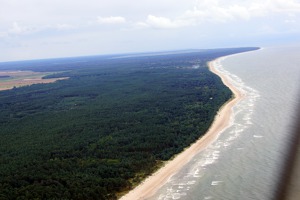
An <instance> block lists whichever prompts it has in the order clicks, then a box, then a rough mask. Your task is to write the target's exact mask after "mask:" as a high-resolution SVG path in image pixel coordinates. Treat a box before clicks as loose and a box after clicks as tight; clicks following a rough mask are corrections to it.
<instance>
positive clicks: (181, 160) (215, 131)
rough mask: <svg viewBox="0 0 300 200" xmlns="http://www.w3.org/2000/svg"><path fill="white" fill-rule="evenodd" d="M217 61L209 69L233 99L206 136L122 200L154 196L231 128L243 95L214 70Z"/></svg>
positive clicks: (221, 110)
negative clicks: (232, 118)
mask: <svg viewBox="0 0 300 200" xmlns="http://www.w3.org/2000/svg"><path fill="white" fill-rule="evenodd" d="M218 59H219V58H218ZM218 59H216V60H218ZM216 60H214V61H211V62H209V63H208V66H209V69H210V71H212V72H213V73H215V74H216V75H218V76H219V77H221V79H222V81H223V83H224V84H225V85H226V86H227V87H229V88H230V90H231V91H232V92H233V94H234V96H233V98H231V99H230V100H229V101H228V102H227V103H225V104H224V106H222V107H221V109H220V110H219V112H218V114H217V115H216V116H215V119H214V122H213V123H212V125H211V127H210V128H209V130H208V131H207V132H206V134H205V135H204V136H202V137H201V138H200V139H199V140H197V141H196V142H195V143H193V144H192V145H191V146H190V147H188V148H186V149H185V150H184V151H183V152H181V153H180V154H178V155H177V156H176V157H175V158H174V159H173V160H170V161H168V162H167V163H166V164H165V166H163V167H162V168H160V169H159V170H158V171H157V172H155V173H154V174H153V175H151V176H149V177H148V178H146V180H145V181H144V182H142V183H141V184H140V185H138V186H137V187H136V188H134V189H133V190H132V191H130V192H129V193H127V194H126V195H124V196H123V197H121V198H120V200H142V199H147V198H149V197H151V196H152V195H154V194H155V192H156V191H157V190H158V189H159V188H160V187H161V186H163V185H164V184H165V183H166V182H167V181H168V179H169V178H170V177H171V176H172V175H173V174H175V173H177V172H178V171H179V170H180V169H181V168H182V167H183V166H184V165H185V164H187V163H188V162H189V161H190V160H191V159H192V158H193V156H194V155H196V154H197V153H198V152H200V151H202V150H203V149H205V148H206V147H207V146H209V145H210V144H211V143H212V142H213V141H215V140H216V138H217V137H218V135H219V133H220V132H221V131H222V130H224V129H225V128H226V127H228V126H229V124H230V117H231V114H232V107H233V106H234V105H235V104H236V103H237V102H238V101H240V100H241V99H242V93H241V92H240V91H239V90H238V89H237V88H235V87H234V86H233V85H232V84H231V83H230V82H229V80H227V78H226V77H225V76H224V75H223V74H221V73H220V72H219V71H217V70H216V69H215V68H214V62H215V61H216Z"/></svg>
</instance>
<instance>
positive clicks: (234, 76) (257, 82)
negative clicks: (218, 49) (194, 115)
mask: <svg viewBox="0 0 300 200" xmlns="http://www.w3.org/2000/svg"><path fill="white" fill-rule="evenodd" d="M215 67H216V68H217V69H218V70H219V71H221V72H222V73H223V74H225V75H226V76H227V77H228V79H229V80H230V81H231V83H232V84H233V85H234V86H235V87H237V88H238V89H239V90H240V91H242V93H243V94H244V95H245V97H244V98H243V99H242V100H241V101H240V102H239V103H237V104H236V105H235V106H234V107H233V115H232V117H231V122H230V125H229V127H228V128H227V129H225V130H223V131H222V132H220V133H219V136H218V138H217V139H216V140H215V141H214V142H212V143H211V144H210V145H209V146H208V148H206V150H204V151H202V152H199V153H198V154H197V155H195V156H194V157H193V159H192V160H191V161H190V162H189V163H187V164H186V165H185V166H183V167H182V169H181V170H180V171H179V172H178V173H176V174H174V175H173V176H172V177H170V178H169V180H168V181H167V183H166V184H165V185H163V186H162V187H161V188H160V189H159V190H158V191H157V193H156V194H155V195H154V196H153V197H151V198H150V200H171V199H182V200H209V199H212V200H253V199H255V200H269V199H272V198H273V197H274V192H275V190H276V187H277V184H278V181H279V179H280V173H281V169H282V166H283V163H284V159H285V158H286V156H287V148H288V146H289V144H290V142H291V138H292V134H293V130H294V127H295V123H296V121H295V118H296V116H297V111H298V110H299V109H298V106H299V105H298V104H299V102H300V98H299V97H300V87H299V86H300V45H299V46H297V45H294V46H275V47H264V48H261V49H260V50H256V51H251V52H246V53H240V54H235V55H231V56H227V57H223V58H220V59H219V60H217V61H216V63H215ZM299 111H300V110H299Z"/></svg>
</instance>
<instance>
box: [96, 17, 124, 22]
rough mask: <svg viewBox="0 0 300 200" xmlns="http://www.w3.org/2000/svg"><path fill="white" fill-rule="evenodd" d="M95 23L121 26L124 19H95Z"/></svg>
mask: <svg viewBox="0 0 300 200" xmlns="http://www.w3.org/2000/svg"><path fill="white" fill-rule="evenodd" d="M97 22H98V23H99V24H123V23H125V22H126V19H125V18H124V17H120V16H110V17H97Z"/></svg>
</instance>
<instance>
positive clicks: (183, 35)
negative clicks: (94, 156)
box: [0, 0, 300, 62]
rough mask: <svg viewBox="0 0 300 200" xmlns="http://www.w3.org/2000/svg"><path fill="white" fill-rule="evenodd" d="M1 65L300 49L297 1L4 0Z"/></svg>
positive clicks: (0, 18) (0, 2) (0, 25)
mask: <svg viewBox="0 0 300 200" xmlns="http://www.w3.org/2000/svg"><path fill="white" fill-rule="evenodd" d="M0 5H1V7H0V49H1V53H0V62H1V61H12V60H28V59H42V58H53V57H72V56H85V55H100V54H116V53H128V52H145V51H146V52H152V51H164V50H179V49H205V48H224V47H238V46H273V45H278V44H286V43H290V44H291V43H299V44H300V39H299V38H300V37H299V35H300V27H299V26H298V24H299V21H300V1H299V0H266V1H259V0H252V1H250V0H244V1H239V0H228V1H225V0H196V1H195V0H186V1H184V2H183V1H179V0H163V1H158V0H151V1H150V0H144V1H137V2H136V1H133V0H123V1H117V0H111V1H103V0H100V1H99V0H86V1H83V0H72V1H71V0H65V1H58V0H51V1H50V0H44V1H39V0H24V1H17V0H0Z"/></svg>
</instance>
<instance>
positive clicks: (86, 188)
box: [0, 48, 257, 200]
mask: <svg viewBox="0 0 300 200" xmlns="http://www.w3.org/2000/svg"><path fill="white" fill-rule="evenodd" d="M255 49H257V48H233V49H215V50H194V51H190V52H173V53H169V54H166V55H147V54H143V55H140V56H136V55H135V56H130V55H126V56H124V55H123V56H120V55H118V56H116V55H114V56H113V55H111V56H92V57H78V58H66V59H48V60H36V61H19V62H9V63H0V70H8V69H9V70H32V71H36V72H56V73H54V74H52V75H48V76H46V77H44V78H58V77H69V79H66V80H60V81H57V82H55V83H49V84H35V85H31V86H24V87H19V88H13V89H11V90H6V91H1V92H0V110H1V112H0V200H2V199H3V200H4V199H5V200H6V199H9V200H10V199H11V200H13V199H103V200H106V199H117V198H119V197H120V196H121V195H122V194H124V193H126V192H128V191H129V190H130V189H132V188H133V187H134V186H136V185H137V184H138V183H140V182H141V181H142V180H143V179H144V178H145V177H147V176H148V175H150V174H151V173H153V172H154V171H155V170H157V168H159V167H160V166H162V165H163V163H164V161H167V160H169V159H171V158H172V157H174V155H176V154H178V153H179V152H181V151H182V150H183V149H184V148H186V147H188V146H189V145H190V144H191V143H193V142H194V141H195V140H197V139H198V138H199V137H201V136H202V135H203V134H204V133H205V132H206V131H207V129H208V128H209V126H210V124H211V123H212V121H213V119H214V116H215V114H216V112H217V111H218V109H219V108H220V107H221V106H222V105H223V104H224V103H225V102H226V101H228V100H229V99H230V98H231V97H232V93H231V91H230V90H229V89H228V88H227V87H226V86H224V85H223V84H222V81H221V80H220V78H219V77H218V76H216V75H215V74H213V73H211V72H210V71H209V70H208V67H207V62H208V61H211V60H213V59H215V58H217V57H220V56H225V55H229V54H234V53H240V52H245V51H250V50H255Z"/></svg>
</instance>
